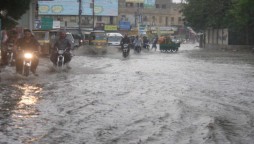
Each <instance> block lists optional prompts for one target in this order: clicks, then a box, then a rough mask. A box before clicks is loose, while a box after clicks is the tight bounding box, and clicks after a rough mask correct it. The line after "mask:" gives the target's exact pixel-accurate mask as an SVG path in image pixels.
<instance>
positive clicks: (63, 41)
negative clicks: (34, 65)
mask: <svg viewBox="0 0 254 144" xmlns="http://www.w3.org/2000/svg"><path fill="white" fill-rule="evenodd" d="M58 50H65V53H64V54H63V55H64V64H66V63H69V62H70V61H71V53H70V50H71V42H70V41H69V40H68V39H67V38H66V32H65V31H61V32H60V36H59V39H58V40H57V41H56V43H55V44H54V47H53V50H52V53H51V56H50V60H51V61H52V62H53V64H54V66H56V63H57V57H58ZM69 68H70V67H69Z"/></svg>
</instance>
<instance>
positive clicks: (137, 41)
mask: <svg viewBox="0 0 254 144" xmlns="http://www.w3.org/2000/svg"><path fill="white" fill-rule="evenodd" d="M133 43H134V50H135V51H136V50H137V48H138V47H139V48H140V50H141V46H142V43H143V42H142V39H141V38H140V37H139V36H138V35H137V36H136V38H135V40H134V42H133Z"/></svg>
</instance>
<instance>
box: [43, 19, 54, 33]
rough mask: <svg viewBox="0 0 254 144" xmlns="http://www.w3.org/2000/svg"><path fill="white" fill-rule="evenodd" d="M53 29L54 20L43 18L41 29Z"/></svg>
mask: <svg viewBox="0 0 254 144" xmlns="http://www.w3.org/2000/svg"><path fill="white" fill-rule="evenodd" d="M52 28H53V19H52V18H41V29H42V30H49V29H52Z"/></svg>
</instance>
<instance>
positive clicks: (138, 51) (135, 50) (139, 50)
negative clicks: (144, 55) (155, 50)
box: [134, 45, 141, 53]
mask: <svg viewBox="0 0 254 144" xmlns="http://www.w3.org/2000/svg"><path fill="white" fill-rule="evenodd" d="M134 52H136V53H140V52H141V46H140V45H136V46H135V47H134Z"/></svg>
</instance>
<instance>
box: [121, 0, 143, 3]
mask: <svg viewBox="0 0 254 144" xmlns="http://www.w3.org/2000/svg"><path fill="white" fill-rule="evenodd" d="M125 2H132V3H144V0H125Z"/></svg>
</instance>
